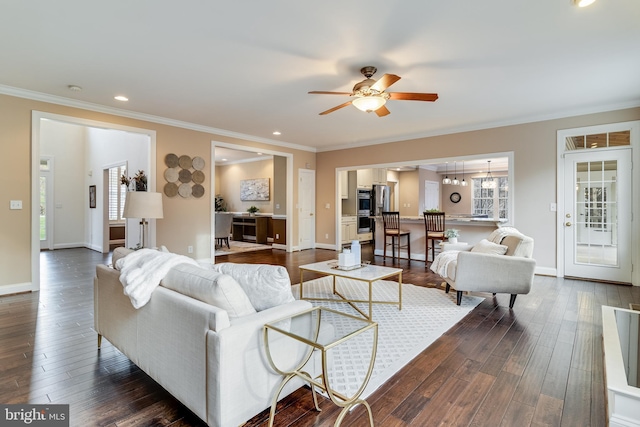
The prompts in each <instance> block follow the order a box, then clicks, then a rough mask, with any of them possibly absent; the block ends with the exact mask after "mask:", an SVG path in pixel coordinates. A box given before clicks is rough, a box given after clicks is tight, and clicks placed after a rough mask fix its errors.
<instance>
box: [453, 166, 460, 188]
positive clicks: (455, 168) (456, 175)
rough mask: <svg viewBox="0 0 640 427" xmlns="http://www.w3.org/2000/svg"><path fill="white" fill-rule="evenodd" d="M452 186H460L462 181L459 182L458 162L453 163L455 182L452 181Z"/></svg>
mask: <svg viewBox="0 0 640 427" xmlns="http://www.w3.org/2000/svg"><path fill="white" fill-rule="evenodd" d="M451 185H460V181H458V165H457V163H456V162H453V181H451Z"/></svg>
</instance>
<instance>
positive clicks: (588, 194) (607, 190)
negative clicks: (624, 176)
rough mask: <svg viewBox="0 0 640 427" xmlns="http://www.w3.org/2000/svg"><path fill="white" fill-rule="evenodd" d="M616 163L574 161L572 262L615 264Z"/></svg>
mask: <svg viewBox="0 0 640 427" xmlns="http://www.w3.org/2000/svg"><path fill="white" fill-rule="evenodd" d="M617 169H618V162H617V161H615V160H612V161H595V162H579V163H576V170H575V176H576V198H575V200H576V206H575V214H576V226H575V233H576V236H575V245H576V247H575V251H574V253H575V262H576V263H580V264H591V265H603V266H617V265H618V249H617V240H618V236H617V220H618V218H617V199H616V197H617V196H616V175H617Z"/></svg>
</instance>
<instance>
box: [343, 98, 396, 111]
mask: <svg viewBox="0 0 640 427" xmlns="http://www.w3.org/2000/svg"><path fill="white" fill-rule="evenodd" d="M386 102H387V100H386V99H384V97H382V96H362V97H357V98H355V99H354V100H353V101H351V104H353V106H354V107H356V108H357V109H358V110H360V111H364V112H366V113H370V112H372V111H376V110H377V109H378V108H380V107H382V106H383V105H384V104H386Z"/></svg>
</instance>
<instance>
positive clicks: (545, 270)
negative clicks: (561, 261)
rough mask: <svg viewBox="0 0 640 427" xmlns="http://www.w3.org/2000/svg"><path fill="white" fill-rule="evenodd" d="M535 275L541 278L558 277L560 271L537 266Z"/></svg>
mask: <svg viewBox="0 0 640 427" xmlns="http://www.w3.org/2000/svg"><path fill="white" fill-rule="evenodd" d="M534 273H535V274H538V275H540V276H552V277H557V276H558V270H557V269H555V268H553V267H537V266H536V269H535V271H534Z"/></svg>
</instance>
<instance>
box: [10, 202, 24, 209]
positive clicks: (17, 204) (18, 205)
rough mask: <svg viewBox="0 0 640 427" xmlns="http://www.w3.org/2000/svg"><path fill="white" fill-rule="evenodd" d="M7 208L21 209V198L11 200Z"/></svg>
mask: <svg viewBox="0 0 640 427" xmlns="http://www.w3.org/2000/svg"><path fill="white" fill-rule="evenodd" d="M9 209H22V200H11V202H10V203H9Z"/></svg>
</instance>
